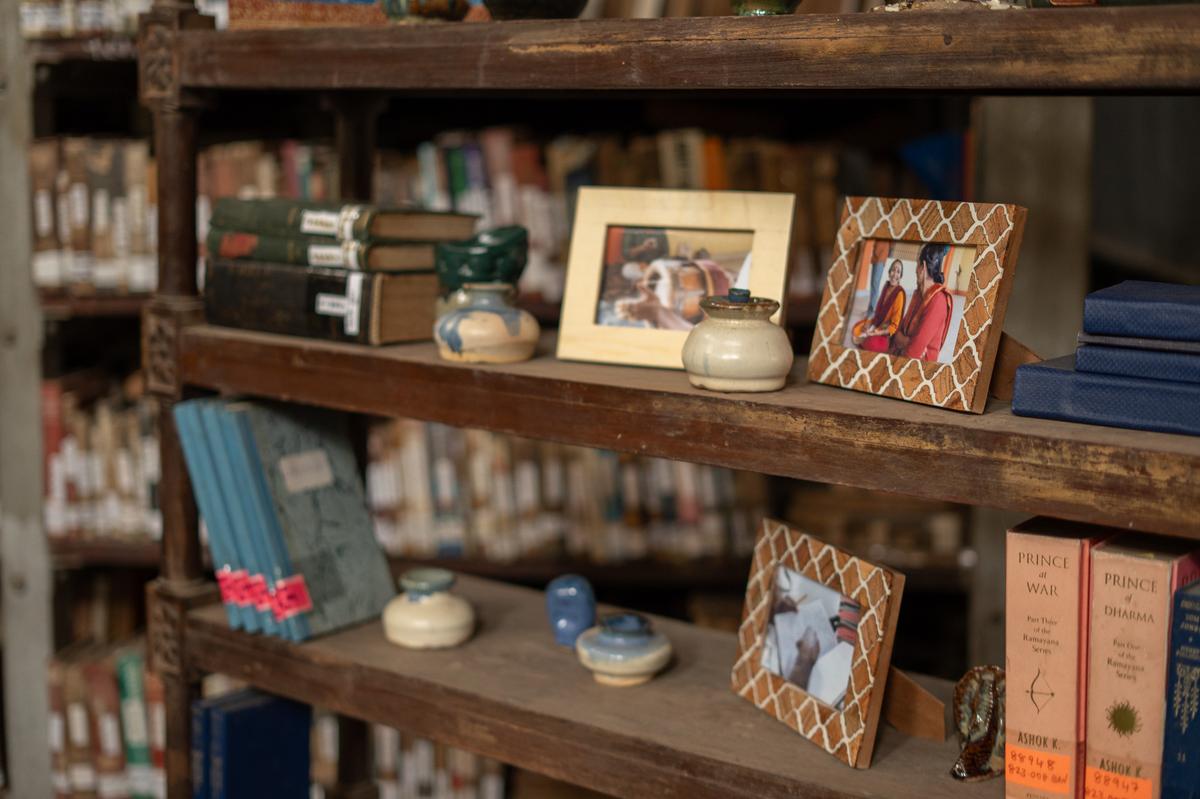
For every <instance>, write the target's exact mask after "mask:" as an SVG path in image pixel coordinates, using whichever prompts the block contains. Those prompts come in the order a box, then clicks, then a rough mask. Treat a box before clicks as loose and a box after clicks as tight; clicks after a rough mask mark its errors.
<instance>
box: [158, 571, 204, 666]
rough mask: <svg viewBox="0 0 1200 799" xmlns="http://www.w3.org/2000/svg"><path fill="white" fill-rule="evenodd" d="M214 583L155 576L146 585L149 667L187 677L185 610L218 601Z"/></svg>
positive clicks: (186, 612) (186, 611)
mask: <svg viewBox="0 0 1200 799" xmlns="http://www.w3.org/2000/svg"><path fill="white" fill-rule="evenodd" d="M217 599H218V594H217V588H216V586H215V585H214V584H212V583H209V582H204V581H200V580H196V581H187V582H172V581H170V580H166V579H162V578H160V579H158V580H155V581H154V582H152V583H150V584H148V585H147V586H146V617H147V627H148V636H147V637H148V649H149V656H150V668H151V669H153V670H154V671H155V672H157V673H158V674H159V675H160V676H162V677H165V678H168V679H170V678H179V679H183V678H188V679H190V675H191V673H192V671H193V670H192V669H191V668H190V667H189V666H188V664H187V657H186V653H185V651H184V649H185V646H184V636H185V634H186V627H187V614H188V611H191V610H193V609H195V608H198V607H201V606H203V605H208V604H211V603H212V602H215V601H217Z"/></svg>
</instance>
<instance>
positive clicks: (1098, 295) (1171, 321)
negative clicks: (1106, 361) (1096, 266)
mask: <svg viewBox="0 0 1200 799" xmlns="http://www.w3.org/2000/svg"><path fill="white" fill-rule="evenodd" d="M1083 332H1085V333H1088V334H1090V335H1099V336H1127V337H1131V338H1156V339H1169V340H1174V341H1200V286H1184V285H1180V284H1176V283H1152V282H1149V281H1144V280H1126V281H1125V282H1124V283H1118V284H1117V285H1115V286H1109V287H1108V288H1106V289H1100V290H1099V291H1093V292H1092V293H1091V294H1089V295H1087V297H1086V298H1085V299H1084V301H1083Z"/></svg>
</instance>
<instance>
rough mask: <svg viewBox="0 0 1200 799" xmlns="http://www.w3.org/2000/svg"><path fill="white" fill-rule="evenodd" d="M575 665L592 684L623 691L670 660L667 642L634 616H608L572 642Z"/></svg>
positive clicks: (642, 680) (652, 673)
mask: <svg viewBox="0 0 1200 799" xmlns="http://www.w3.org/2000/svg"><path fill="white" fill-rule="evenodd" d="M575 653H576V654H577V655H578V656H579V662H580V663H582V664H583V665H584V666H586V667H587V668H588V669H590V670H591V672H592V676H593V677H595V678H596V682H598V683H600V684H602V685H614V686H617V687H620V688H626V687H629V686H633V685H641V684H642V683H644V682H646V681H648V680H649V679H650V678H651V677H653V676H654V675H655V674H657V673H658V672H659V671H661V670H662V668H663V667H664V666H666V665H667V663H668V662H669V661H670V660H671V642H670V641H668V640H667V637H666V636H665V635H663V634H662V633H659V632H655V630H654V628H653V627H651V625H650V620H649V619H647V618H646V617H645V616H641V615H639V614H637V613H610V614H608V615H606V616H603V617H601V619H600V623H599V624H598V625H596V626H595V627H593V628H591V629H590V630H588V631H586V632H585V633H583V635H581V636H579V640H577V641H576V642H575Z"/></svg>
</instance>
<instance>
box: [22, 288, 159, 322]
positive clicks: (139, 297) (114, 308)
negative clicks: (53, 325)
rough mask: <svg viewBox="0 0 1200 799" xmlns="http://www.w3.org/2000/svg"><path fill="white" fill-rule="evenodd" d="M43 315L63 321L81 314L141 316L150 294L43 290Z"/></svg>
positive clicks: (41, 296) (41, 295)
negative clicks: (76, 292)
mask: <svg viewBox="0 0 1200 799" xmlns="http://www.w3.org/2000/svg"><path fill="white" fill-rule="evenodd" d="M40 298H41V302H42V316H44V317H45V318H46V319H49V320H53V321H62V320H64V319H72V318H75V317H81V316H107V317H122V316H125V317H129V316H140V315H141V313H142V308H144V307H145V306H146V303H147V302H149V300H150V295H149V294H80V295H74V294H65V293H52V292H42V293H41V294H40Z"/></svg>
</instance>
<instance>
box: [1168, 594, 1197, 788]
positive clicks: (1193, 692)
mask: <svg viewBox="0 0 1200 799" xmlns="http://www.w3.org/2000/svg"><path fill="white" fill-rule="evenodd" d="M1168 654H1169V657H1168V659H1167V728H1166V730H1165V735H1164V737H1163V772H1162V795H1163V797H1164V799H1166V797H1170V799H1200V583H1193V584H1192V585H1190V586H1188V587H1187V588H1181V589H1179V590H1178V591H1177V592H1176V593H1175V607H1174V612H1173V613H1172V614H1171V648H1170V650H1169V652H1168Z"/></svg>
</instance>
